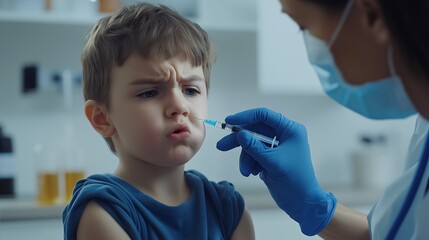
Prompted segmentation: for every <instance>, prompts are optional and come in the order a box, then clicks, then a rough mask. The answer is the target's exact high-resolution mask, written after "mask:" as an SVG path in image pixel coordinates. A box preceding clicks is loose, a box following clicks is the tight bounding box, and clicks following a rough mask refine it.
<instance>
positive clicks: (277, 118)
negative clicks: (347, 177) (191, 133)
mask: <svg viewBox="0 0 429 240" xmlns="http://www.w3.org/2000/svg"><path fill="white" fill-rule="evenodd" d="M225 122H226V123H228V124H234V125H238V126H240V127H243V128H244V129H248V130H251V131H254V132H257V133H261V134H263V135H266V136H269V137H274V136H276V137H277V140H279V145H278V146H277V147H274V148H270V146H268V145H266V144H264V143H262V142H260V141H258V140H256V139H255V138H253V137H252V134H251V133H249V132H248V131H240V132H238V133H233V134H230V135H228V136H226V137H224V138H222V139H221V140H220V141H219V142H218V143H217V148H218V149H219V150H221V151H228V150H230V149H233V148H235V147H238V146H241V147H242V151H241V155H240V172H241V174H243V175H244V176H249V175H250V174H253V175H257V174H259V176H260V178H261V179H262V180H263V181H264V183H265V184H266V185H267V187H268V189H269V191H270V193H271V196H272V197H273V199H274V200H275V201H276V203H277V205H278V206H279V207H280V208H281V209H283V210H284V211H285V212H286V213H287V214H288V215H289V216H290V217H291V218H292V219H294V220H295V221H297V222H298V223H299V224H300V227H301V231H302V232H303V233H304V234H305V235H308V236H312V235H315V234H317V233H319V232H320V231H322V230H323V229H324V228H325V227H326V226H327V225H328V223H329V221H330V220H331V218H332V216H333V214H334V212H335V208H336V203H337V200H336V198H335V197H334V195H333V194H332V193H328V192H326V191H324V190H323V189H321V187H320V185H319V183H318V182H317V179H316V176H315V174H314V170H313V165H312V163H311V156H310V147H309V145H308V141H307V132H306V129H305V127H304V126H303V125H301V124H299V123H296V122H294V121H292V120H289V119H287V118H286V117H285V116H283V115H282V114H280V113H276V112H273V111H271V110H269V109H266V108H258V109H251V110H247V111H244V112H240V113H237V114H235V115H232V116H228V117H227V118H226V119H225Z"/></svg>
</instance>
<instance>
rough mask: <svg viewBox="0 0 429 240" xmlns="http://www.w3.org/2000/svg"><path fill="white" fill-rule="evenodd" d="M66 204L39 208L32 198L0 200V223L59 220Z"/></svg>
mask: <svg viewBox="0 0 429 240" xmlns="http://www.w3.org/2000/svg"><path fill="white" fill-rule="evenodd" d="M65 206H66V204H55V205H52V206H41V205H39V204H38V203H37V202H36V201H35V200H34V198H10V199H0V222H2V221H11V220H29V219H42V218H43V219H46V218H60V217H61V215H62V212H63V210H64V208H65Z"/></svg>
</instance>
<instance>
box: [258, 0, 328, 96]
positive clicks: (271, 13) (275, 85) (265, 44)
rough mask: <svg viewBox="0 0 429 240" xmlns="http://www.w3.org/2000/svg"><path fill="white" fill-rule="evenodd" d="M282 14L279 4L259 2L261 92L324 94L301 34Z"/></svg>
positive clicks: (259, 75)
mask: <svg viewBox="0 0 429 240" xmlns="http://www.w3.org/2000/svg"><path fill="white" fill-rule="evenodd" d="M281 10H282V8H281V4H280V2H279V1H266V0H258V14H259V21H258V26H257V31H258V33H257V46H258V47H257V49H258V50H257V51H258V52H257V56H258V59H257V61H258V63H257V64H258V83H259V88H260V90H262V91H263V92H267V93H279V94H322V93H323V90H322V88H321V86H320V83H319V80H318V79H317V77H316V75H315V73H314V71H313V69H312V67H311V65H310V64H309V62H308V60H307V52H306V50H305V46H304V42H303V39H302V33H301V31H300V30H299V27H298V26H297V24H296V23H295V22H293V21H292V20H291V19H290V18H289V16H287V15H286V14H284V13H282V11H281Z"/></svg>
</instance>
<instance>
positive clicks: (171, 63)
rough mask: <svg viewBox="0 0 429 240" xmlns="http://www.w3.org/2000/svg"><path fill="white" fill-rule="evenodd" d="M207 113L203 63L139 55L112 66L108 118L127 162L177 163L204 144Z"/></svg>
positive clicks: (154, 164) (174, 165)
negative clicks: (198, 64) (193, 63)
mask: <svg viewBox="0 0 429 240" xmlns="http://www.w3.org/2000/svg"><path fill="white" fill-rule="evenodd" d="M192 116H193V117H198V118H205V117H206V116H207V89H206V84H205V79H204V74H203V69H202V66H199V67H193V66H192V64H191V63H190V62H189V61H185V60H182V59H181V58H172V59H168V60H148V59H143V58H141V57H140V56H138V55H136V54H134V55H131V56H130V57H129V58H128V59H127V60H126V62H125V63H124V64H123V65H122V66H120V67H118V66H115V67H114V68H113V69H112V75H111V90H110V110H109V112H108V118H109V120H110V122H111V123H112V124H113V126H114V128H115V133H114V135H113V136H112V139H113V142H114V144H115V148H116V150H117V154H118V156H119V158H120V159H121V161H128V162H129V163H132V162H134V163H139V164H141V163H142V164H149V165H152V166H159V167H176V166H180V165H183V164H184V163H186V162H187V161H188V160H190V159H191V158H192V157H193V156H194V154H195V153H196V152H197V151H198V149H199V148H200V147H201V145H202V143H203V141H204V137H205V128H204V124H203V123H202V122H201V121H200V120H198V119H196V118H193V117H192Z"/></svg>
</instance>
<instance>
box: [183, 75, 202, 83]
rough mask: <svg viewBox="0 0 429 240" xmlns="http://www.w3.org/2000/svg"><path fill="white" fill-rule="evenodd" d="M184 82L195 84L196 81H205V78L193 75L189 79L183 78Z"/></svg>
mask: <svg viewBox="0 0 429 240" xmlns="http://www.w3.org/2000/svg"><path fill="white" fill-rule="evenodd" d="M182 80H184V81H189V82H194V81H204V77H202V76H200V75H191V76H189V77H185V78H182Z"/></svg>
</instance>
